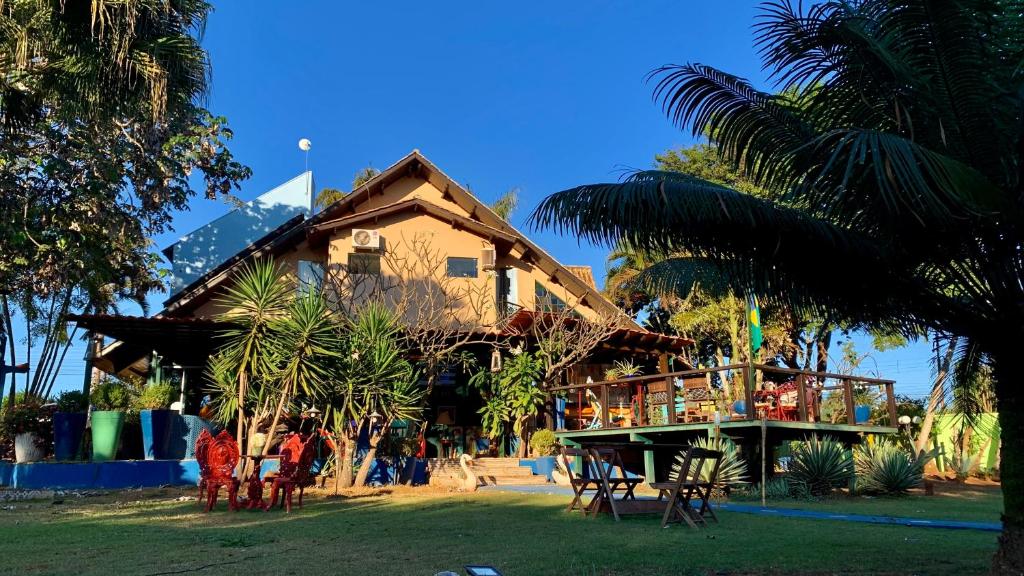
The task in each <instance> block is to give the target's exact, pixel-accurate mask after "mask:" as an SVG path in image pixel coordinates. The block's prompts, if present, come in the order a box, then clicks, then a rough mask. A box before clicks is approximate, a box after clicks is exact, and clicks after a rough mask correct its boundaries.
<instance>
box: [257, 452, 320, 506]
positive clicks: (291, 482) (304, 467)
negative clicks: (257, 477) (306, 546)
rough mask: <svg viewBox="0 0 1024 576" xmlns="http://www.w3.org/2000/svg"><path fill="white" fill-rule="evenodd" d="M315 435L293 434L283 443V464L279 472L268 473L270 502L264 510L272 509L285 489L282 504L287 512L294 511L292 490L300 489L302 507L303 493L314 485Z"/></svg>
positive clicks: (300, 504)
mask: <svg viewBox="0 0 1024 576" xmlns="http://www.w3.org/2000/svg"><path fill="white" fill-rule="evenodd" d="M314 440H315V437H314V436H312V435H311V436H310V437H309V438H308V439H303V437H302V435H300V434H291V435H289V436H288V438H286V439H285V441H284V442H282V443H281V450H280V453H281V465H280V467H279V468H278V471H277V474H275V475H267V478H266V480H267V481H268V482H272V484H271V485H270V504H268V505H267V506H266V507H265V508H264V510H270V509H271V508H273V507H274V505H276V504H277V493H278V491H279V490H281V489H282V488H283V489H284V498H282V501H281V505H282V506H284V508H285V511H286V512H291V511H292V492H294V491H295V488H298V489H299V508H302V494H303V492H304V491H305V489H306V486H312V485H313V475H312V474H310V469H311V468H312V467H313V457H314V456H315V455H316V450H315V446H314V444H313V443H314Z"/></svg>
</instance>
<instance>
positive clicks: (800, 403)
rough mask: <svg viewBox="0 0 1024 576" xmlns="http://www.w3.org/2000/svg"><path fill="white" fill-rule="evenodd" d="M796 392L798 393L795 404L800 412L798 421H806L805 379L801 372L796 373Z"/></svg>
mask: <svg viewBox="0 0 1024 576" xmlns="http://www.w3.org/2000/svg"><path fill="white" fill-rule="evenodd" d="M796 393H797V394H798V395H799V396H798V397H797V399H796V405H797V408H798V410H799V412H800V421H801V422H807V379H806V378H805V377H804V375H803V374H802V373H801V374H797V375H796Z"/></svg>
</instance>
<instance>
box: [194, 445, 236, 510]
mask: <svg viewBox="0 0 1024 576" xmlns="http://www.w3.org/2000/svg"><path fill="white" fill-rule="evenodd" d="M205 450H206V455H205V458H206V474H205V477H204V479H202V480H200V483H201V484H202V485H205V487H206V511H207V512H209V511H210V510H213V507H214V506H215V505H216V504H217V496H218V494H219V493H220V489H221V488H222V487H223V488H227V491H228V509H229V510H232V511H234V510H238V486H239V484H240V483H239V481H238V478H235V468H237V467H238V459H239V454H238V443H237V442H235V439H234V438H233V437H232V436H231V434H229V433H228V431H227V430H223V431H221V433H220V434H218V435H217V436H216V437H215V438H213V439H212V440H211V441H210V442H209V443H208V444H207V445H206V448H205ZM200 470H202V468H200Z"/></svg>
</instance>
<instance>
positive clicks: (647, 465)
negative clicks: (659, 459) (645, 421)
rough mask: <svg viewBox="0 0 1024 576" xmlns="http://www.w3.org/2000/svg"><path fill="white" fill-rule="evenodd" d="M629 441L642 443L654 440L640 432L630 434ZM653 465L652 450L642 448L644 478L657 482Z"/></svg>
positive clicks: (649, 442)
mask: <svg viewBox="0 0 1024 576" xmlns="http://www.w3.org/2000/svg"><path fill="white" fill-rule="evenodd" d="M629 441H630V442H642V443H644V444H654V442H653V441H652V440H651V439H650V438H647V437H646V436H643V435H640V434H630V435H629ZM655 475H656V474H655V467H654V451H653V450H644V480H646V481H648V482H657V479H656V478H655Z"/></svg>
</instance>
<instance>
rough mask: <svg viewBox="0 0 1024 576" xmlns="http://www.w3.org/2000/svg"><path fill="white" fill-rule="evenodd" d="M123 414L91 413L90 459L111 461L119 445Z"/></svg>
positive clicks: (107, 411) (100, 411)
mask: <svg viewBox="0 0 1024 576" xmlns="http://www.w3.org/2000/svg"><path fill="white" fill-rule="evenodd" d="M123 427H124V412H116V411H112V410H96V411H94V412H93V413H92V459H93V460H94V461H96V462H104V461H106V460H113V459H114V458H115V457H116V456H117V447H118V445H119V444H120V443H121V428H123Z"/></svg>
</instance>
